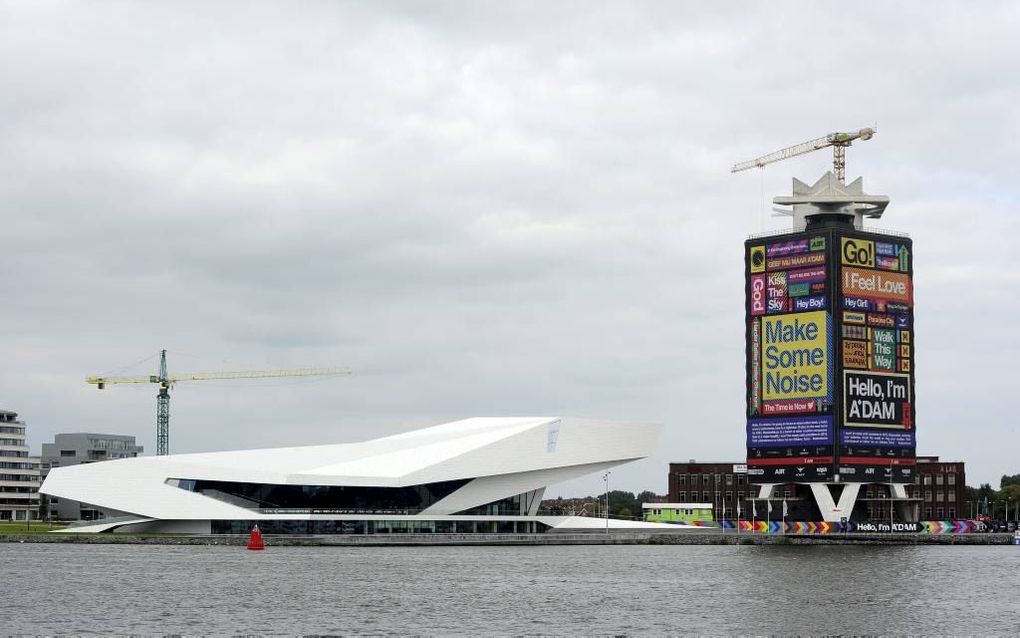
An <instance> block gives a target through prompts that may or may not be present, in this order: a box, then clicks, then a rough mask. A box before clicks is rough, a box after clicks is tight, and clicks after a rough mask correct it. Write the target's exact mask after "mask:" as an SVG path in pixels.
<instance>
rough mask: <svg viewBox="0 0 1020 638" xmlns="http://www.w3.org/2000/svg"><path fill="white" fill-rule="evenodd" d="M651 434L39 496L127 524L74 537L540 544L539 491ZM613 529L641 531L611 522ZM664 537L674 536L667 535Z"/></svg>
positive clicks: (154, 464)
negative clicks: (372, 537)
mask: <svg viewBox="0 0 1020 638" xmlns="http://www.w3.org/2000/svg"><path fill="white" fill-rule="evenodd" d="M660 429H661V426H659V425H654V424H644V423H620V422H607V421H594V420H585V419H570V418H559V417H522V418H472V419H465V420H461V421H455V422H452V423H446V424H443V425H437V426H434V427H430V428H425V429H422V430H416V431H412V432H407V433H404V434H398V435H395V436H389V437H383V438H379V439H374V440H370V441H364V442H360V443H347V444H336V445H318V446H307V447H291V448H277V449H262V450H244V451H236V452H212V453H203V454H176V455H170V456H155V457H139V458H130V459H121V460H115V461H108V462H105V463H95V464H89V465H78V466H73V467H57V468H54V469H53V470H51V471H50V473H49V475H48V476H47V478H46V481H45V482H44V483H43V486H42V489H41V491H42V492H43V493H45V494H49V495H51V496H54V497H58V498H61V499H73V500H76V501H80V502H83V503H88V504H91V505H94V506H96V507H101V508H104V509H109V510H116V511H118V512H122V513H124V515H123V516H118V517H116V518H112V519H104V520H102V521H97V522H96V523H95V524H93V525H88V526H83V527H78V528H76V529H78V530H80V531H90V532H97V531H121V532H179V533H199V534H220V533H222V534H231V533H232V534H237V533H247V532H248V531H249V530H250V529H251V528H252V526H253V525H255V524H258V525H259V527H260V528H261V529H262V530H263V531H266V532H268V533H298V534H389V533H430V532H439V533H494V532H498V533H521V532H524V533H537V532H544V531H547V530H549V529H553V528H556V529H574V528H585V527H601V526H604V525H605V524H606V523H605V521H603V520H599V519H592V518H581V517H566V516H543V515H541V514H540V513H539V511H538V508H539V504H540V502H541V500H542V495H543V493H544V492H545V489H546V486H548V485H550V484H553V483H559V482H562V481H567V480H571V479H575V478H578V477H581V476H584V475H587V474H590V473H594V472H599V471H603V470H606V469H608V468H610V467H614V466H616V465H620V464H622V463H627V462H630V461H634V460H637V459H641V458H643V457H646V456H648V455H649V454H651V452H652V451H653V450H654V449H655V446H656V444H657V441H658V438H659V433H660ZM610 525H611V526H613V527H648V528H653V527H657V525H655V524H652V523H642V522H627V521H618V520H612V521H610ZM670 527H671V528H675V526H670Z"/></svg>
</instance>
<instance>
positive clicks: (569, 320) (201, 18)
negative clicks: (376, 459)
mask: <svg viewBox="0 0 1020 638" xmlns="http://www.w3.org/2000/svg"><path fill="white" fill-rule="evenodd" d="M710 4H711V3H710ZM724 4H725V7H724V8H721V9H712V10H703V9H700V8H697V9H696V8H694V3H673V2H663V3H633V2H619V3H601V2H578V3H568V2H561V3H550V2H536V3H526V2H512V3H506V2H451V3H446V2H429V3H424V2H412V3H400V2H389V3H375V2H365V3H342V2H305V3H294V2H280V3H253V2H237V3H203V2H193V3H184V2H178V3H169V2H164V3H137V2H124V3H116V2H90V3H53V2H3V3H0V87H2V88H0V219H2V226H0V230H2V233H3V253H2V255H0V287H2V288H0V293H2V298H3V300H4V305H5V307H4V309H3V312H2V313H0V352H2V354H3V363H2V365H0V408H4V409H10V410H14V411H17V412H18V413H20V415H21V417H22V418H23V419H24V420H25V421H26V422H27V423H28V426H29V441H30V443H31V445H32V449H33V452H34V453H38V452H39V450H40V445H41V444H42V443H43V442H45V441H51V440H52V437H53V435H54V434H55V433H57V432H68V431H99V432H111V433H123V434H133V435H135V436H137V437H138V439H139V442H140V443H142V444H143V445H145V446H146V450H147V452H150V453H151V452H154V451H155V441H154V420H155V394H156V391H155V388H154V387H153V386H149V385H145V386H115V387H111V388H108V389H106V390H103V391H102V392H100V391H97V390H96V389H95V387H94V386H87V385H86V384H85V383H84V377H85V376H86V375H88V374H97V373H124V374H139V375H148V374H154V373H155V371H156V367H157V364H158V351H159V350H160V349H161V348H166V349H167V350H168V352H169V362H170V371H171V372H172V373H173V372H178V373H179V372H192V371H207V370H223V369H247V368H272V367H291V366H306V365H334V364H336V365H349V366H351V367H352V368H354V370H355V375H354V376H351V377H339V378H325V379H316V380H303V381H302V380H277V381H265V382H250V381H243V382H241V381H219V382H196V383H191V384H180V385H178V386H177V387H176V388H175V390H174V393H173V398H172V400H171V406H170V409H171V439H170V444H171V450H172V451H174V452H197V451H211V450H228V449H237V448H249V447H270V446H281V445H298V444H317V443H330V442H345V441H353V440H362V439H367V438H373V437H376V436H380V435H386V434H393V433H396V432H400V431H404V430H407V429H410V428H412V427H421V426H426V425H431V424H435V423H439V422H443V421H446V420H452V419H456V418H462V417H468V416H486V415H493V416H496V415H565V416H585V417H597V418H607V419H625V420H641V421H653V422H659V423H663V424H664V426H665V427H664V434H663V437H662V440H661V444H660V447H659V451H658V453H657V454H656V455H655V456H654V457H652V458H650V459H648V460H645V461H641V462H638V463H634V464H631V465H630V466H627V467H622V468H619V469H617V470H616V471H615V472H614V475H613V487H618V488H621V489H628V490H633V491H639V490H643V489H651V490H655V491H657V492H660V493H665V492H666V475H667V464H668V462H669V461H686V460H688V459H691V458H697V459H699V460H709V461H716V460H722V461H730V460H734V461H739V460H740V459H742V458H743V455H744V416H743V413H744V327H743V312H744V311H743V279H742V277H743V275H742V265H743V261H742V259H743V257H742V249H743V240H744V239H745V238H746V236H747V235H748V234H749V233H754V232H758V231H760V230H762V229H763V228H765V229H769V228H781V227H783V226H784V225H787V224H788V223H789V222H788V221H786V220H783V219H776V218H772V217H771V216H768V215H765V214H763V210H765V209H766V208H768V207H770V206H771V204H769V203H768V201H767V200H771V198H772V197H773V196H776V195H783V194H788V193H789V191H790V179H791V177H799V178H801V179H802V180H805V181H809V182H813V181H815V179H817V178H818V177H820V176H821V175H822V173H823V172H824V171H826V170H828V169H829V168H830V167H831V154H830V153H828V152H827V151H820V152H817V153H813V154H810V155H807V156H803V157H800V158H797V159H795V160H790V161H786V162H783V163H779V164H776V165H773V166H770V167H769V168H768V169H767V170H766V171H765V172H764V173H763V174H762V173H760V172H758V171H750V172H746V173H740V174H737V175H731V174H730V173H729V167H730V165H731V164H732V163H734V162H735V161H738V160H744V159H750V158H752V157H755V156H758V155H761V154H764V153H766V152H769V151H772V150H776V149H778V148H781V147H784V146H788V145H790V144H794V143H797V142H800V141H804V140H807V139H811V138H814V137H818V136H821V135H824V134H826V133H829V132H831V131H837V130H850V129H856V128H860V127H863V126H873V125H875V124H877V126H878V134H877V135H876V136H875V138H874V139H872V140H870V141H867V142H860V143H858V144H855V145H854V146H853V147H852V148H851V149H849V151H848V153H847V176H848V178H854V177H856V176H858V175H863V176H864V188H865V191H867V192H869V193H871V194H876V195H888V196H890V197H891V200H892V203H891V204H890V206H889V208H888V210H887V211H886V214H885V217H884V218H883V219H882V220H881V221H880V222H878V223H877V224H876V225H877V226H879V227H881V228H886V229H893V230H900V231H906V232H909V233H910V234H911V236H912V237H913V239H914V243H915V256H916V260H915V267H916V273H915V301H916V356H915V362H916V375H917V401H916V403H917V426H918V453H920V454H939V455H941V456H942V457H943V458H946V459H950V460H963V461H966V463H967V482H968V483H969V484H971V485H976V484H977V483H979V482H992V483H993V484H994V485H996V486H998V480H999V477H1000V476H1001V475H1002V474H1004V473H1009V474H1013V473H1016V472H1020V458H1018V457H1020V454H1018V451H1020V437H1018V434H1020V429H1018V427H1017V425H1016V422H1017V417H1016V415H1015V414H1014V410H1015V409H1016V404H1017V399H1018V395H1020V393H1018V388H1017V385H1018V384H1017V380H1016V379H1017V372H1016V366H1017V358H1018V356H1020V337H1018V333H1020V330H1018V329H1017V327H1016V325H1015V324H1016V321H1017V317H1018V316H1020V295H1018V290H1020V266H1018V264H1017V261H1018V260H1017V257H1018V256H1020V249H1018V247H1017V243H1018V242H1020V232H1018V231H1020V214H1018V213H1020V211H1018V208H1020V201H1018V200H1020V197H1018V193H1020V189H1018V175H1020V168H1018V167H1020V143H1018V140H1020V106H1018V105H1020V73H1018V66H1017V61H1018V60H1020V43H1018V42H1020V41H1018V39H1017V37H1016V34H1017V33H1018V32H1020V4H1017V3H1015V2H1002V3H995V2H984V3H950V4H947V3H932V2H917V3H909V4H908V3H889V2H877V3H853V4H846V3H819V2H806V3H775V2H773V3H724ZM601 489H602V481H601V478H600V477H599V476H593V477H590V478H589V479H584V480H580V481H575V482H573V483H570V484H565V485H562V486H558V487H554V488H552V489H551V490H550V491H549V492H548V494H551V495H556V494H563V495H584V494H592V493H596V492H598V491H600V490H601Z"/></svg>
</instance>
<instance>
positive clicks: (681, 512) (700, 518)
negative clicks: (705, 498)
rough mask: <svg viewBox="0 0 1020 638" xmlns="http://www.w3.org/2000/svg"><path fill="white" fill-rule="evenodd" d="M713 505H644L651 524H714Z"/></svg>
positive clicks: (647, 518) (647, 519)
mask: <svg viewBox="0 0 1020 638" xmlns="http://www.w3.org/2000/svg"><path fill="white" fill-rule="evenodd" d="M712 509H713V508H712V503H642V504H641V510H642V511H643V512H644V515H645V520H646V521H648V522H649V523H697V522H712V521H713V520H714V519H713V518H712Z"/></svg>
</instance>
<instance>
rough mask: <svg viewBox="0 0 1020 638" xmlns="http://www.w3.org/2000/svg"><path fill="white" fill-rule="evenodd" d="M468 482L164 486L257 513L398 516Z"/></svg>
mask: <svg viewBox="0 0 1020 638" xmlns="http://www.w3.org/2000/svg"><path fill="white" fill-rule="evenodd" d="M469 481H470V479H458V480H454V481H441V482H438V483H425V484H422V485H412V486H408V487H371V486H357V487H354V486H345V485H274V484H269V483H235V482H230V481H206V480H192V479H168V483H170V484H171V485H176V486H177V487H178V488H180V489H183V490H187V491H189V492H199V493H201V494H203V495H205V496H208V497H210V498H215V499H218V500H222V501H226V502H228V503H231V504H233V505H238V506H240V507H248V508H249V509H258V510H261V511H278V512H279V511H280V510H286V511H287V512H294V513H301V512H312V511H315V512H322V513H326V512H328V513H333V514H402V515H406V514H417V513H419V512H421V511H422V510H424V509H425V508H427V507H429V506H431V505H433V504H434V503H436V502H437V501H439V500H441V499H443V498H446V497H447V496H449V495H450V494H452V493H453V492H455V491H456V490H458V489H460V488H461V487H463V486H465V485H467V483H468V482H469ZM280 513H283V512H280Z"/></svg>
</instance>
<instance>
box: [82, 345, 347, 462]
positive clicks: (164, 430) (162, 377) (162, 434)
mask: <svg viewBox="0 0 1020 638" xmlns="http://www.w3.org/2000/svg"><path fill="white" fill-rule="evenodd" d="M350 373H351V369H350V368H290V369H285V370H242V371H237V372H192V373H188V374H167V371H166V350H161V351H160V353H159V374H158V375H151V376H148V377H100V376H91V377H85V383H91V384H93V385H95V386H96V387H97V388H99V389H100V390H102V389H103V388H105V387H106V385H107V384H108V383H158V384H159V392H158V393H157V394H156V454H157V455H159V456H163V455H166V454H169V453H170V388H172V387H173V386H174V384H175V383H177V382H179V381H211V380H216V379H268V378H275V377H313V376H333V375H346V374H350Z"/></svg>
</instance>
